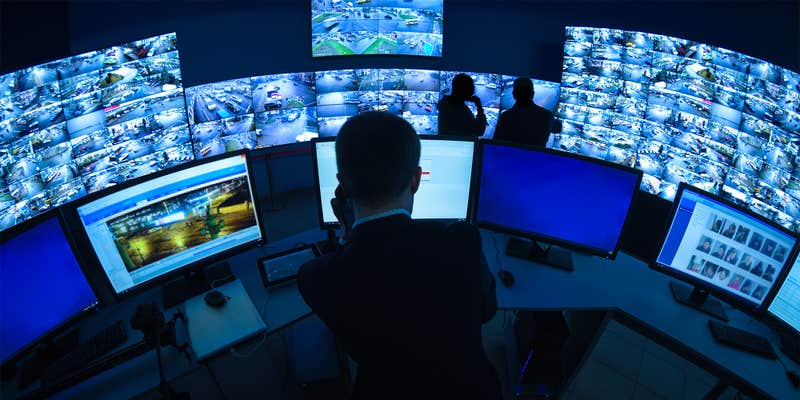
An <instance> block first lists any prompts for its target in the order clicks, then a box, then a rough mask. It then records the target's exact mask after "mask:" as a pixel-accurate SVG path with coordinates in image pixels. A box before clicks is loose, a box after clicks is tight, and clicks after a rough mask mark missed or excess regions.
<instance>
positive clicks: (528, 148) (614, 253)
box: [472, 139, 644, 260]
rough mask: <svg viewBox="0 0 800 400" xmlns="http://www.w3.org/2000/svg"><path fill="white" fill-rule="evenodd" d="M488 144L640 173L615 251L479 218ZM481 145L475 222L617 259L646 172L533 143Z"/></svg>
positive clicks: (496, 230) (491, 142)
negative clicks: (484, 154) (481, 186)
mask: <svg viewBox="0 0 800 400" xmlns="http://www.w3.org/2000/svg"><path fill="white" fill-rule="evenodd" d="M486 145H494V146H504V147H511V148H515V149H521V150H526V151H535V152H539V153H546V154H553V155H558V156H562V157H567V158H572V159H577V160H581V161H586V162H589V163H592V164H597V165H600V166H603V167H610V168H614V169H618V170H621V171H626V172H630V173H632V174H634V175H636V185H635V186H634V188H633V191H632V196H631V202H630V204H629V205H628V211H627V213H626V214H625V221H624V222H623V223H622V229H621V230H620V233H619V237H618V238H617V242H616V244H615V245H614V249H613V250H612V251H611V253H608V252H606V251H604V250H601V249H597V248H594V247H590V246H585V245H582V244H580V243H573V242H570V241H568V240H563V239H559V238H555V237H550V236H547V235H542V234H537V233H533V232H527V231H523V230H520V229H515V228H511V227H508V226H504V225H500V224H495V223H492V222H486V221H480V220H479V219H478V207H479V204H478V202H479V198H480V189H481V188H480V184H481V181H482V178H483V153H484V147H485V146H486ZM478 147H479V156H478V160H479V163H478V170H477V173H476V174H475V176H476V179H475V185H476V190H475V196H474V197H475V201H474V202H473V204H474V210H473V212H472V215H474V216H475V220H474V222H475V224H476V225H478V226H479V227H481V228H486V229H489V230H492V231H495V232H503V233H508V234H511V235H514V236H519V237H524V238H528V239H532V240H534V241H542V242H546V243H550V244H554V245H556V246H559V247H563V248H567V249H572V250H576V251H579V252H582V253H588V254H591V255H596V256H599V257H604V258H607V259H609V260H614V259H615V258H616V257H617V253H618V252H619V245H620V241H621V238H622V236H623V235H624V233H625V230H626V228H627V227H628V225H629V222H630V216H631V212H630V209H631V207H632V206H633V203H634V202H635V201H636V197H637V196H639V187H640V186H641V183H642V175H643V174H644V173H643V172H642V171H640V170H638V169H634V168H630V167H626V166H624V165H620V164H616V163H612V162H610V161H606V160H601V159H598V158H592V157H587V156H583V155H580V154H574V153H567V152H564V151H560V150H555V149H550V148H545V147H539V146H532V145H523V144H518V143H512V142H506V141H499V140H487V139H484V140H481V141H480V142H479V146H478Z"/></svg>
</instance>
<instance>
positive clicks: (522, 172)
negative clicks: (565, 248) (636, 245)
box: [477, 143, 640, 255]
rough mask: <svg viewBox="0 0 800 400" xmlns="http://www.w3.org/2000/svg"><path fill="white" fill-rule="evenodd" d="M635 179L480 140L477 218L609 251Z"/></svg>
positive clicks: (602, 166)
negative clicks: (480, 159)
mask: <svg viewBox="0 0 800 400" xmlns="http://www.w3.org/2000/svg"><path fill="white" fill-rule="evenodd" d="M639 177H640V175H639V173H637V172H636V171H634V170H630V169H622V168H619V167H615V166H610V165H605V164H600V163H597V162H594V161H589V160H584V159H580V158H576V157H573V156H569V155H567V154H564V153H560V152H552V151H541V150H534V149H520V148H515V147H509V146H503V145H496V144H491V143H486V144H484V146H483V157H482V166H481V183H480V185H481V186H480V193H479V194H478V213H477V220H478V223H479V224H480V223H484V224H491V225H496V226H500V227H505V228H508V229H511V230H514V231H520V232H524V233H528V234H531V235H533V236H534V237H536V238H537V239H542V240H546V241H547V240H555V241H558V242H562V243H567V244H572V245H575V246H578V247H580V248H588V249H591V251H593V252H598V253H600V254H604V255H611V254H613V253H614V251H615V250H616V246H617V242H618V241H619V235H620V233H621V232H622V227H623V225H624V223H625V219H626V217H627V215H628V209H629V208H630V205H631V202H632V201H633V196H634V193H636V190H637V189H638V186H637V185H638V184H639Z"/></svg>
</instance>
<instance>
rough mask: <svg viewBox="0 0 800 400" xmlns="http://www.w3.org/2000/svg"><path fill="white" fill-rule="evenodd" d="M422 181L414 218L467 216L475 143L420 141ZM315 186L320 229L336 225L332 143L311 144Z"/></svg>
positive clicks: (448, 218) (465, 217)
mask: <svg viewBox="0 0 800 400" xmlns="http://www.w3.org/2000/svg"><path fill="white" fill-rule="evenodd" d="M420 142H421V149H420V161H419V163H420V167H422V182H421V183H420V186H419V190H418V191H417V193H416V195H415V196H414V210H413V212H412V213H411V217H412V218H414V219H440V220H459V219H467V218H468V217H469V209H470V189H471V186H472V170H473V164H474V160H475V158H474V155H475V141H473V140H464V139H454V138H444V137H427V138H422V139H420ZM314 166H315V183H316V187H317V205H318V208H319V215H320V223H321V224H322V227H323V228H328V227H334V226H336V225H338V221H337V219H336V216H335V215H334V214H333V209H331V206H330V203H331V199H333V197H334V192H335V190H336V187H337V186H338V185H339V181H338V180H337V179H336V173H337V167H336V142H335V141H333V140H318V141H315V142H314Z"/></svg>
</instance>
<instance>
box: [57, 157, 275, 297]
mask: <svg viewBox="0 0 800 400" xmlns="http://www.w3.org/2000/svg"><path fill="white" fill-rule="evenodd" d="M242 155H244V156H245V157H247V160H246V162H247V172H248V180H249V181H250V182H249V183H250V185H251V189H252V192H251V195H252V196H253V200H254V201H253V211H254V212H255V214H256V220H257V222H258V225H259V230H260V231H261V240H257V241H253V242H249V243H244V244H242V245H239V246H236V247H233V248H230V249H228V250H225V251H222V252H220V253H217V254H215V255H212V256H209V257H206V258H204V259H202V260H197V261H193V262H191V263H188V264H186V265H184V266H182V267H180V268H176V269H174V270H172V271H169V272H167V273H164V274H162V275H160V276H158V277H155V278H152V279H150V280H148V281H146V282H142V283H140V284H138V285H134V286H132V287H130V288H128V289H126V290H123V291H121V292H119V293H117V291H116V290H115V289H114V285H112V284H111V280H110V279H109V277H108V274H106V272H105V269H104V268H103V266H102V265H101V263H100V259H99V258H98V256H97V253H96V252H95V250H94V247H93V246H92V243H91V241H90V240H89V235H88V233H87V232H86V229H85V227H84V226H83V221H81V218H80V216H79V215H78V207H81V206H83V205H85V204H87V203H90V202H92V201H95V200H97V199H100V198H102V197H105V196H107V195H110V194H112V193H116V192H118V191H120V190H124V189H127V188H130V187H133V186H136V185H139V184H141V183H144V182H147V181H150V180H153V179H157V178H160V177H162V176H165V175H169V174H172V173H175V172H179V171H181V170H184V169H188V168H192V167H196V166H199V165H203V164H206V163H210V162H214V161H218V160H222V159H226V158H230V157H235V156H242ZM253 182H254V177H253V166H252V165H251V159H250V156H249V151H237V152H229V153H224V154H219V155H216V156H213V157H208V158H203V159H199V160H192V161H189V162H186V163H184V164H180V165H177V166H174V167H172V168H168V169H165V170H162V171H158V172H155V173H152V174H148V175H144V176H141V177H138V178H135V179H132V180H130V181H127V182H125V183H123V184H121V185H118V186H114V187H110V188H106V189H103V190H100V191H97V192H95V193H92V194H90V195H88V196H85V197H82V198H80V199H78V200H76V201H74V202H72V203H70V204H68V205H66V206H65V217H66V220H67V223H68V224H69V225H71V226H75V227H76V228H75V231H74V234H75V236H76V241H78V243H79V244H80V245H81V246H82V248H83V249H85V251H86V254H87V257H88V259H89V262H90V263H91V264H92V268H94V269H95V270H97V271H99V272H100V274H101V275H102V276H103V278H104V282H105V284H106V286H107V288H108V290H109V291H110V292H111V293H112V294H113V295H114V298H115V299H116V300H117V301H120V300H123V299H125V298H128V297H131V296H134V295H136V294H139V293H142V292H144V291H145V290H148V289H150V288H152V287H154V286H160V285H162V284H164V283H166V282H168V281H169V280H171V279H173V278H175V277H176V276H180V275H183V274H186V275H187V276H188V275H189V274H192V273H195V272H198V271H201V270H202V269H204V268H205V267H207V266H209V265H212V264H214V263H216V262H219V261H221V260H224V259H226V258H228V257H230V256H231V255H234V254H237V253H240V252H242V251H245V250H248V249H250V248H253V247H258V246H261V245H263V244H265V243H267V234H266V227H265V226H264V221H263V218H262V214H261V205H260V203H259V201H258V194H257V193H255V186H256V185H255V184H254V183H253Z"/></svg>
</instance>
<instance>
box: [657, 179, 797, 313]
mask: <svg viewBox="0 0 800 400" xmlns="http://www.w3.org/2000/svg"><path fill="white" fill-rule="evenodd" d="M673 210H674V211H673V214H672V218H671V219H672V221H671V222H670V225H669V230H668V231H667V234H666V238H665V239H664V243H663V245H662V247H661V250H660V252H659V254H658V257H657V258H656V262H655V263H654V266H653V268H655V269H657V270H658V271H661V272H664V273H666V274H669V275H671V276H674V277H676V278H679V279H681V280H684V281H686V282H688V283H690V284H692V285H694V291H693V290H692V289H689V288H686V287H684V286H681V285H677V284H674V283H673V284H672V285H671V288H672V292H673V295H674V296H675V299H676V300H678V301H679V302H682V303H685V304H687V305H690V306H693V307H696V308H698V309H700V310H702V311H704V312H707V313H709V314H711V315H714V316H717V317H719V318H721V319H726V317H725V313H724V310H723V309H722V308H721V306H720V304H719V302H717V301H715V300H713V299H709V298H708V296H707V295H708V293H709V292H713V293H714V294H715V295H717V296H719V297H721V298H724V299H726V300H729V301H730V302H732V303H734V304H736V305H739V306H740V307H742V308H743V309H744V310H746V311H751V312H755V310H757V309H759V308H760V306H761V304H762V302H763V301H764V299H765V297H766V294H767V293H769V292H770V290H771V288H772V286H773V285H774V283H775V279H776V278H777V277H778V275H779V274H780V273H781V272H782V271H783V269H784V266H785V265H786V263H787V258H788V255H789V254H788V253H789V252H790V251H791V250H792V249H793V248H794V246H795V244H796V242H797V238H796V237H795V236H794V235H792V234H791V232H790V231H789V230H787V229H785V228H783V227H781V226H779V225H777V224H776V223H774V222H772V221H769V220H767V219H765V218H763V217H760V216H759V215H757V214H755V213H753V212H752V211H748V210H745V209H744V208H742V207H740V206H737V205H735V204H733V203H732V202H729V201H726V200H724V199H722V198H721V197H719V196H715V195H713V194H711V193H708V192H706V191H703V190H700V189H697V188H695V187H692V186H689V185H688V184H686V183H681V184H680V186H679V189H678V193H677V194H676V196H675V206H674V208H673ZM703 293H705V294H703Z"/></svg>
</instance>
